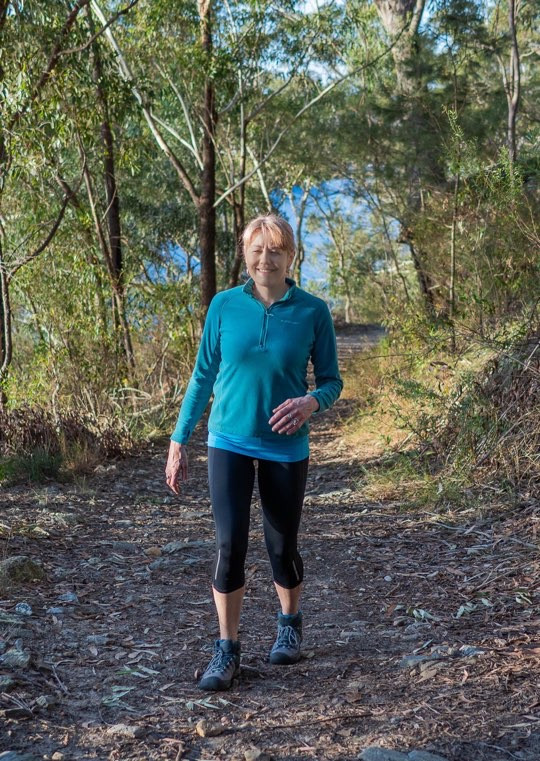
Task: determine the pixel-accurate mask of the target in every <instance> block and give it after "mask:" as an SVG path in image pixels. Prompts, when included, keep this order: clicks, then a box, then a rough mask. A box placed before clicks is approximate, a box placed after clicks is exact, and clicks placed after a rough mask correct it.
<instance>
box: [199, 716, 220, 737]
mask: <svg viewBox="0 0 540 761" xmlns="http://www.w3.org/2000/svg"><path fill="white" fill-rule="evenodd" d="M195 731H196V732H197V734H198V735H200V736H201V737H217V735H221V734H222V733H223V727H222V726H221V724H211V723H210V722H209V721H206V719H201V720H200V721H199V722H197V726H196V727H195Z"/></svg>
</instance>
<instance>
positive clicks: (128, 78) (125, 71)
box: [85, 0, 199, 207]
mask: <svg viewBox="0 0 540 761" xmlns="http://www.w3.org/2000/svg"><path fill="white" fill-rule="evenodd" d="M85 1H86V0H85ZM87 1H88V2H90V3H91V6H92V10H93V11H94V13H95V14H96V16H97V17H98V19H99V21H100V23H101V24H105V23H106V22H105V16H104V15H103V12H102V11H101V8H100V7H99V5H98V3H97V0H87ZM105 36H106V37H107V39H108V40H109V44H110V46H111V47H112V49H113V51H114V52H115V53H116V61H117V64H118V70H119V72H120V76H121V77H122V79H124V81H125V82H127V83H128V84H129V86H130V87H131V92H132V93H133V95H134V96H135V99H136V101H137V102H138V104H139V105H140V107H141V109H142V112H143V114H144V118H145V119H146V122H147V124H148V126H149V128H150V132H151V133H152V135H153V136H154V139H155V141H156V143H157V144H158V145H159V147H160V148H161V150H162V151H163V153H164V154H165V155H166V156H167V158H168V159H169V161H170V163H171V164H172V166H173V167H174V169H175V170H176V173H177V174H178V176H179V177H180V180H181V181H182V183H183V185H184V187H185V189H186V190H187V192H188V193H189V195H190V197H191V199H192V201H193V203H194V204H195V206H196V207H198V206H199V196H198V194H197V191H196V190H195V186H194V184H193V182H192V181H191V178H190V177H189V175H188V173H187V171H186V170H185V168H184V166H183V165H182V163H181V162H180V160H179V159H178V157H177V156H176V154H175V153H174V152H173V150H172V149H171V148H170V146H169V145H168V143H167V141H166V140H165V138H164V137H163V135H162V134H161V132H160V131H159V129H158V127H157V126H156V119H155V117H154V115H153V114H152V111H151V109H150V108H149V107H148V106H147V105H146V103H145V101H144V98H143V96H142V94H141V93H140V91H139V89H138V87H137V85H136V83H135V79H134V77H133V74H132V72H131V69H130V68H129V65H128V63H127V61H126V59H125V58H124V56H123V53H122V51H121V50H120V47H119V46H118V43H117V42H116V39H115V37H114V35H113V33H112V32H111V30H110V29H106V30H105Z"/></svg>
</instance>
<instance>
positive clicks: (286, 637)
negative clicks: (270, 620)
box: [270, 611, 302, 666]
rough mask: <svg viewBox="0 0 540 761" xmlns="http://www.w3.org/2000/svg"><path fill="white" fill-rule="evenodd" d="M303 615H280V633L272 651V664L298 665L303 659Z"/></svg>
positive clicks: (299, 613)
mask: <svg viewBox="0 0 540 761" xmlns="http://www.w3.org/2000/svg"><path fill="white" fill-rule="evenodd" d="M301 643H302V613H301V611H298V613H296V614H295V615H289V616H286V615H284V614H283V613H278V633H277V637H276V641H275V642H274V646H273V647H272V650H271V651H270V663H275V664H279V665H280V666H286V665H289V664H291V663H298V661H299V660H300V658H301V655H300V645H301Z"/></svg>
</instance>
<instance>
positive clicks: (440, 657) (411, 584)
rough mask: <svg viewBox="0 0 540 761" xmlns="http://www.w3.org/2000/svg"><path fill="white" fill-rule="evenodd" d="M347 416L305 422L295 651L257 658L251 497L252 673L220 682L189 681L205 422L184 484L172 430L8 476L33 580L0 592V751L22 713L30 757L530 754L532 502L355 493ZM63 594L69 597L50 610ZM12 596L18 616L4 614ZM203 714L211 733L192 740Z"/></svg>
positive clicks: (462, 757)
mask: <svg viewBox="0 0 540 761" xmlns="http://www.w3.org/2000/svg"><path fill="white" fill-rule="evenodd" d="M351 411H352V410H351V400H347V399H344V400H340V402H338V404H337V405H336V407H335V408H334V409H333V410H332V411H330V412H329V413H326V414H325V415H324V416H321V418H320V419H319V420H318V421H317V423H316V425H314V426H313V432H312V446H311V450H312V453H311V466H310V475H309V480H308V487H307V492H308V494H307V497H306V507H305V513H304V518H303V523H302V527H301V535H300V545H301V551H302V555H303V558H304V562H305V567H306V584H305V591H304V596H303V610H304V621H305V629H304V653H305V655H306V657H305V658H304V659H303V660H302V661H301V662H300V663H299V664H298V665H297V666H294V667H291V668H283V669H280V668H276V667H272V666H270V664H268V662H267V655H268V651H269V649H270V647H271V645H272V642H273V639H274V637H275V630H274V629H275V617H276V612H277V604H276V598H275V593H274V590H273V585H272V580H271V574H270V567H269V563H268V558H267V556H266V552H265V549H264V543H263V535H262V522H261V517H260V507H259V504H258V497H257V495H256V498H255V500H254V506H253V511H252V526H251V534H250V549H249V557H248V564H247V568H248V570H249V576H250V578H249V582H248V589H247V593H246V599H245V605H244V611H243V618H242V626H241V641H242V652H243V670H242V672H241V675H240V678H239V679H238V680H237V682H236V683H235V686H234V687H233V689H232V690H231V691H230V692H228V693H226V695H216V694H209V695H205V694H201V693H199V692H198V691H197V687H196V680H195V678H194V670H195V669H200V668H201V667H202V668H204V666H205V665H206V663H207V661H208V660H209V658H210V656H211V652H212V641H213V639H214V638H215V637H216V636H217V629H216V622H215V616H214V612H213V610H212V607H211V605H212V604H211V596H210V594H209V578H210V572H211V565H212V559H213V558H212V555H213V546H214V537H213V530H212V520H211V510H210V504H209V499H208V491H207V485H206V472H205V471H206V463H205V444H204V433H203V431H202V429H199V432H198V434H197V435H196V437H194V441H193V444H192V445H190V448H191V458H190V465H191V475H190V479H189V481H188V482H187V484H186V485H185V487H184V489H183V492H182V495H181V497H180V498H178V499H176V498H171V496H170V494H169V493H167V491H166V487H165V485H164V482H163V465H164V458H165V454H166V447H167V441H165V440H163V441H161V442H154V443H151V444H148V446H147V447H146V448H145V449H144V450H142V451H141V452H140V453H139V454H138V455H137V456H135V457H131V458H129V459H126V460H123V461H119V462H117V463H116V465H115V468H114V471H109V470H107V469H105V470H102V471H100V472H98V473H96V475H95V477H94V478H93V479H92V480H89V481H87V483H86V485H85V488H84V490H78V489H77V487H76V486H73V485H65V484H62V485H59V487H58V489H57V490H56V491H55V493H54V494H49V493H47V495H46V500H45V503H44V499H45V497H43V498H42V496H40V489H39V487H36V489H35V494H34V495H33V496H32V497H29V495H28V492H27V490H26V489H25V488H23V487H12V488H11V489H6V490H4V492H3V495H2V499H3V511H2V525H1V536H0V543H1V544H2V550H1V552H2V557H8V556H12V555H28V556H30V557H32V559H36V560H39V561H41V563H42V564H43V568H44V570H45V578H44V579H41V580H37V581H35V582H29V583H26V584H24V585H22V586H21V587H20V589H14V590H13V591H12V592H10V596H9V597H7V596H6V595H4V599H3V600H2V603H1V609H0V656H1V655H2V654H5V653H10V652H12V651H16V652H17V653H22V654H23V655H22V656H21V655H15V656H14V660H13V662H10V660H9V657H8V659H7V661H6V660H5V659H4V663H2V664H0V679H1V680H2V681H0V685H2V690H3V691H2V692H1V693H0V721H1V722H2V728H1V729H0V737H1V742H0V745H1V747H2V748H4V747H5V748H9V749H10V750H13V751H20V752H24V751H25V750H27V749H28V737H29V727H31V736H32V749H33V752H34V753H35V754H36V755H37V756H38V757H43V756H45V755H48V756H49V757H51V756H52V754H53V753H54V752H55V751H57V750H58V748H61V749H62V752H64V753H66V754H67V755H66V758H67V757H68V756H69V755H70V754H71V756H73V757H75V756H76V757H77V758H79V759H89V760H90V759H95V758H103V759H104V758H110V759H111V760H114V761H123V759H125V760H126V761H127V760H128V759H129V760H130V761H131V760H132V759H135V760H137V759H140V760H141V761H143V759H144V761H165V760H166V759H176V758H178V759H179V758H192V759H195V758H205V759H210V758H223V757H227V758H231V759H242V758H244V757H245V753H246V752H249V751H250V749H251V750H252V749H253V748H257V749H260V751H261V754H266V755H268V756H269V757H273V758H276V759H278V758H283V759H285V758H287V759H313V761H319V759H329V760H334V759H335V760H336V761H341V760H342V759H344V758H357V757H359V755H360V753H361V752H362V751H363V750H364V749H365V748H368V747H384V748H389V749H393V750H395V751H401V752H403V753H404V754H405V755H406V754H407V752H409V751H411V750H413V749H425V750H426V751H427V750H431V751H432V752H433V753H438V754H439V755H440V756H442V757H443V758H445V759H448V761H503V760H505V761H506V759H512V758H519V759H520V760H521V761H529V760H530V761H537V759H538V758H539V757H540V699H539V698H538V669H539V667H540V646H539V645H538V639H537V632H538V626H539V624H540V619H539V618H538V612H537V611H538V594H539V586H540V577H539V574H538V564H539V558H538V543H537V528H538V521H540V505H539V503H538V500H537V499H536V498H535V497H534V496H532V495H529V497H528V498H526V499H524V500H523V501H522V502H521V503H520V504H516V505H515V506H514V507H513V508H509V507H508V506H507V505H505V504H503V502H502V501H501V503H500V504H499V503H498V502H497V493H496V492H490V508H489V510H487V509H486V510H484V512H483V513H482V514H479V513H478V512H474V511H472V510H469V511H468V512H467V511H465V512H462V513H460V514H456V515H453V514H449V513H445V514H439V513H437V512H433V511H430V510H429V509H425V508H423V509H419V508H409V507H408V508H407V509H404V506H403V505H402V504H401V503H399V502H396V501H392V500H379V501H372V502H369V501H366V500H365V498H363V495H362V493H361V492H359V491H357V490H356V487H355V483H356V481H357V477H358V472H359V469H360V466H361V465H362V467H364V468H369V462H368V461H366V460H364V461H363V463H361V462H360V460H359V459H357V458H355V454H354V452H353V451H351V449H350V447H349V445H348V444H347V442H346V440H345V439H344V438H343V425H342V424H343V421H344V420H346V419H347V418H348V417H349V416H350V414H351ZM44 489H46V487H44ZM44 494H45V492H44ZM44 504H45V507H44ZM47 510H49V512H50V513H51V515H52V514H53V513H54V514H59V513H62V514H68V513H69V512H73V513H74V514H76V515H77V516H84V520H83V519H81V520H77V521H72V520H61V521H59V520H47V519H46V513H47ZM44 513H45V517H44ZM40 526H41V527H42V530H40V531H34V530H33V527H37V528H39V527H40ZM43 527H44V528H43ZM31 529H32V530H31ZM121 543H123V544H121ZM115 548H117V549H115ZM120 548H123V550H122V551H120ZM145 548H146V554H145ZM148 549H151V553H150V556H149V555H148V552H147V550H148ZM158 550H159V553H158ZM151 555H154V556H155V560H156V561H160V562H158V563H157V564H156V565H155V567H154V568H149V561H150V559H151ZM186 560H188V561H189V562H186ZM60 599H62V600H65V601H66V602H67V603H68V604H67V605H65V606H64V608H63V609H62V611H61V612H59V613H58V614H55V613H53V612H51V613H49V612H47V611H48V610H54V609H55V607H56V606H55V603H57V601H59V600H60ZM22 603H24V605H25V606H29V607H30V609H31V611H32V612H31V615H20V614H18V613H17V612H16V606H17V605H18V604H19V605H20V604H22ZM19 610H22V609H21V608H19ZM411 659H412V660H411ZM414 659H417V660H414ZM418 659H419V660H418ZM16 662H17V664H18V665H17V664H16ZM401 663H403V665H402V666H400V664H401ZM203 720H205V721H206V722H207V724H209V725H211V726H212V727H214V728H215V727H219V729H220V732H219V734H215V735H213V736H210V735H209V734H206V736H201V735H200V734H199V733H198V732H197V731H196V726H197V725H198V724H199V723H200V722H201V721H203ZM203 726H204V725H203ZM114 727H117V728H118V729H117V731H116V732H111V731H109V730H110V729H111V728H114ZM121 727H124V728H125V729H120V728H121ZM132 727H137V728H138V729H130V728H132ZM139 728H140V729H139ZM7 732H9V735H8V734H7Z"/></svg>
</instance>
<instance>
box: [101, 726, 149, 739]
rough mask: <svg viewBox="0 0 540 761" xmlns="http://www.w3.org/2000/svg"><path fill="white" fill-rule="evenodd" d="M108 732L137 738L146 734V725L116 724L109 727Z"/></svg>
mask: <svg viewBox="0 0 540 761" xmlns="http://www.w3.org/2000/svg"><path fill="white" fill-rule="evenodd" d="M107 734H108V735H117V736H120V737H131V738H133V739H135V738H136V737H141V736H142V735H143V734H144V727H140V726H137V725H136V724H114V725H113V726H112V727H109V728H108V729H107Z"/></svg>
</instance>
